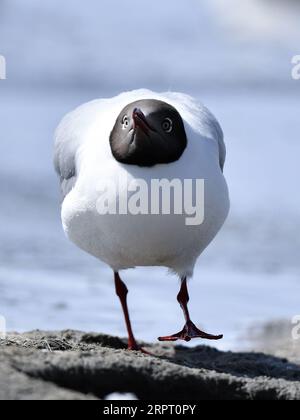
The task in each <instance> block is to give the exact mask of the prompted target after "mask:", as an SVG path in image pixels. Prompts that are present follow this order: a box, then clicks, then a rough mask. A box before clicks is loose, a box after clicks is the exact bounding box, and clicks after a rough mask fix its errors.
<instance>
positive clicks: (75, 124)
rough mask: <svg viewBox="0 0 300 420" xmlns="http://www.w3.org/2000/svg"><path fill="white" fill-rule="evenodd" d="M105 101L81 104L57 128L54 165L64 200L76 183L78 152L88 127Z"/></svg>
mask: <svg viewBox="0 0 300 420" xmlns="http://www.w3.org/2000/svg"><path fill="white" fill-rule="evenodd" d="M103 102H104V101H103V100H96V101H92V102H88V103H86V104H84V105H82V106H80V107H79V108H77V109H75V110H74V111H72V112H70V113H69V114H67V115H66V116H65V117H64V118H63V120H62V121H61V123H60V124H59V126H58V128H57V129H56V132H55V144H54V166H55V170H56V172H57V174H58V176H59V178H60V186H61V192H62V198H63V200H64V199H65V197H66V196H67V195H68V194H69V192H70V191H71V190H72V189H73V188H74V186H75V184H76V181H77V176H78V167H77V156H78V152H79V150H80V148H81V146H82V145H83V144H84V142H85V139H86V132H87V129H88V128H89V126H90V124H91V123H92V122H93V121H94V119H95V116H96V118H97V114H98V113H99V112H100V113H101V108H102V107H103Z"/></svg>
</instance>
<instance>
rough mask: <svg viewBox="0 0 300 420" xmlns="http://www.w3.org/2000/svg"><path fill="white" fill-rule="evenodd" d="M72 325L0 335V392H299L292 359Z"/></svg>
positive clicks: (276, 395) (45, 395) (247, 395)
mask: <svg viewBox="0 0 300 420" xmlns="http://www.w3.org/2000/svg"><path fill="white" fill-rule="evenodd" d="M145 347H146V349H147V350H149V351H150V352H151V353H152V356H149V355H144V354H142V353H137V352H128V351H126V350H125V341H124V340H121V339H119V338H116V337H110V336H107V335H103V334H86V333H81V332H76V331H62V332H42V331H35V332H31V333H26V334H9V336H8V337H7V339H6V340H2V341H0V399H1V400H4V399H17V400H20V399H38V400H40V399H63V400H68V399H71V400H73V399H93V398H98V399H102V398H105V397H106V396H107V395H108V394H111V393H114V392H120V393H132V394H134V395H136V396H137V397H138V398H139V399H160V400H161V399H169V400H174V399H181V400H183V399H196V400H203V399H231V400H232V399H234V400H240V399H250V400H261V399H269V400H279V399H282V400H295V399H300V366H299V365H297V364H294V363H292V362H289V361H288V360H286V359H281V358H278V357H275V356H270V355H265V354H263V353H260V354H259V353H231V352H220V351H217V350H215V349H213V348H210V347H205V346H198V347H195V348H186V347H184V346H170V345H161V344H157V345H151V346H147V345H146V344H145Z"/></svg>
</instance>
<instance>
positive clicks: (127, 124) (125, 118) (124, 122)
mask: <svg viewBox="0 0 300 420" xmlns="http://www.w3.org/2000/svg"><path fill="white" fill-rule="evenodd" d="M128 126H129V118H128V116H127V115H124V117H123V118H122V127H123V130H126V128H127V127H128Z"/></svg>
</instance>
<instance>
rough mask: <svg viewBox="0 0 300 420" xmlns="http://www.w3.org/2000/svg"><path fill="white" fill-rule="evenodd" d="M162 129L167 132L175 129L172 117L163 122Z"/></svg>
mask: <svg viewBox="0 0 300 420" xmlns="http://www.w3.org/2000/svg"><path fill="white" fill-rule="evenodd" d="M162 129H163V130H164V131H165V132H166V133H171V131H172V130H173V121H172V120H171V118H165V119H164V120H163V122H162Z"/></svg>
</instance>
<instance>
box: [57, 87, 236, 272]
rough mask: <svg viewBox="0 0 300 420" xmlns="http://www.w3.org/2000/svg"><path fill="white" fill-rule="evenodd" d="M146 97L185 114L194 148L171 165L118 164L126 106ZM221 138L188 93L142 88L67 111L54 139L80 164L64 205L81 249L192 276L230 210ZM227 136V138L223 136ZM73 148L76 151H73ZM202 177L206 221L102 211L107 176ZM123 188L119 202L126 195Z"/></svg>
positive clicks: (66, 223)
mask: <svg viewBox="0 0 300 420" xmlns="http://www.w3.org/2000/svg"><path fill="white" fill-rule="evenodd" d="M140 99H159V100H162V101H165V102H167V103H169V104H171V105H173V106H174V107H175V108H176V109H177V110H178V112H179V113H180V114H181V117H182V118H183V121H184V125H185V130H186V134H187V138H188V145H187V148H186V150H185V152H184V153H183V155H182V156H181V158H180V159H179V160H178V161H176V162H173V163H169V164H163V165H156V166H154V167H151V168H145V167H138V166H133V165H124V164H121V163H119V162H117V161H116V160H115V159H114V158H113V156H112V152H111V149H110V144H109V135H110V132H111V130H112V127H113V125H114V123H115V120H116V118H117V116H118V115H119V113H120V112H121V110H122V109H123V108H124V106H126V105H127V104H128V103H130V102H134V101H136V100H140ZM220 136H221V137H222V132H221V130H220V127H219V125H218V123H217V122H216V120H215V119H214V117H213V116H212V115H211V114H210V113H209V111H207V110H206V109H205V108H204V107H202V106H201V105H199V104H197V103H196V102H195V101H194V100H193V99H192V98H190V97H189V96H186V95H183V94H175V93H166V94H157V93H154V92H150V91H146V90H139V91H134V92H128V93H124V94H122V95H120V96H118V97H116V98H112V99H104V100H96V101H93V102H90V103H88V104H85V105H83V106H81V107H80V108H78V109H77V110H75V111H73V112H72V113H70V114H68V115H67V116H66V117H65V118H64V120H63V121H62V123H61V124H60V126H59V128H58V130H57V133H56V138H57V141H58V142H59V143H60V144H61V145H62V146H61V147H62V148H63V149H64V150H66V151H67V152H66V159H67V156H68V153H70V151H71V152H72V153H73V155H74V156H75V161H76V182H75V183H74V187H73V189H72V190H71V191H70V192H69V193H68V194H67V195H66V197H65V199H64V202H63V205H62V222H63V227H64V230H65V232H66V234H67V236H68V237H69V239H70V240H71V241H73V242H74V243H75V244H76V245H77V246H79V247H80V248H82V249H83V250H85V251H86V252H88V253H90V254H91V255H93V256H95V257H96V258H98V259H100V260H101V261H103V262H105V263H106V264H108V265H109V266H111V267H112V269H113V270H115V271H119V270H122V269H127V268H132V267H137V266H165V267H167V268H169V269H170V270H172V271H174V272H176V273H178V275H180V276H191V275H192V273H193V269H194V265H195V262H196V260H197V258H198V257H199V255H200V254H201V253H202V252H203V250H204V249H205V248H206V247H207V246H208V245H209V243H210V242H211V241H212V240H213V238H214V237H215V235H216V234H217V233H218V231H219V230H220V228H221V227H222V225H223V223H224V221H225V219H226V217H227V215H228V211H229V198H228V188H227V184H226V181H225V178H224V176H223V173H222V170H221V168H220V143H219V141H220ZM222 141H223V140H222ZM72 148H73V150H72ZM120 179H123V180H124V179H127V180H128V181H129V182H131V181H134V180H138V179H143V180H144V181H146V183H147V184H148V186H149V191H150V187H151V180H152V179H168V180H173V179H180V180H182V181H184V180H187V179H192V180H196V179H204V183H205V184H204V185H205V199H204V204H203V205H204V215H205V217H204V222H203V223H202V224H200V225H196V226H189V225H187V224H186V217H187V215H186V214H182V215H174V214H169V215H151V214H147V215H146V214H143V215H132V214H126V215H125V214H124V215H121V214H120V215H116V214H114V215H103V214H100V213H99V211H98V209H97V202H98V199H99V185H102V182H103V180H113V181H114V182H115V183H118V182H119V180H120ZM127 194H128V192H127V189H126V191H125V187H124V189H123V190H122V188H121V189H119V190H118V199H119V200H120V199H122V195H127Z"/></svg>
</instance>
